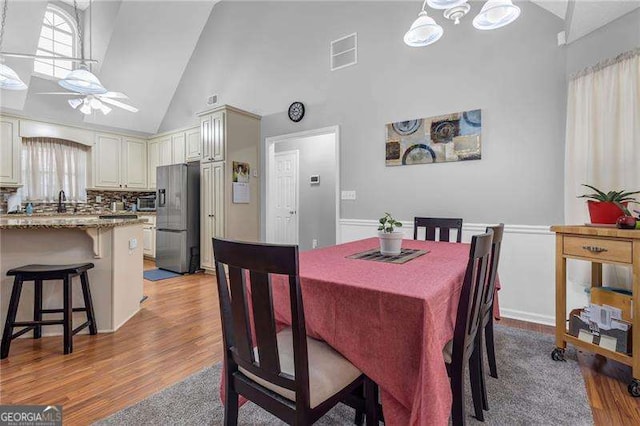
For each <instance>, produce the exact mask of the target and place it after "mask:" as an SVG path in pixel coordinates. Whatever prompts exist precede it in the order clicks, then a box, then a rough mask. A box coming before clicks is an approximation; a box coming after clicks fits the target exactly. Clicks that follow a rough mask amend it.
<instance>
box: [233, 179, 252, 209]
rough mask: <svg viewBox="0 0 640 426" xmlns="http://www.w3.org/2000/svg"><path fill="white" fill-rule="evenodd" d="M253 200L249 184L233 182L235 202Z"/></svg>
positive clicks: (241, 202) (244, 202) (242, 202)
mask: <svg viewBox="0 0 640 426" xmlns="http://www.w3.org/2000/svg"><path fill="white" fill-rule="evenodd" d="M250 200H251V192H250V190H249V184H248V183H244V182H233V202H234V203H235V204H248V203H249V202H250Z"/></svg>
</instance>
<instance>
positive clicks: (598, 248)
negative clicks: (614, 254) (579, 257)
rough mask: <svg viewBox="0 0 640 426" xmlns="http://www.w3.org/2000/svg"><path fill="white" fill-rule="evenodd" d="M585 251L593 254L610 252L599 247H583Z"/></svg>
mask: <svg viewBox="0 0 640 426" xmlns="http://www.w3.org/2000/svg"><path fill="white" fill-rule="evenodd" d="M582 248H583V249H585V250H587V251H590V252H591V253H603V252H605V251H609V250H607V249H606V248H604V247H597V246H582Z"/></svg>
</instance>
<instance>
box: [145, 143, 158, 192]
mask: <svg viewBox="0 0 640 426" xmlns="http://www.w3.org/2000/svg"><path fill="white" fill-rule="evenodd" d="M147 158H148V162H147V169H148V170H147V171H148V174H149V189H156V168H157V167H158V166H159V165H160V144H159V143H158V141H157V140H150V141H149V143H148V144H147Z"/></svg>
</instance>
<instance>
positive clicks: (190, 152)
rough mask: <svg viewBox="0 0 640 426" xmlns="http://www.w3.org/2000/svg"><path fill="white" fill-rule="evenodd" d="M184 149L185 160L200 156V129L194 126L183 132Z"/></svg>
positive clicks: (196, 158) (196, 159) (195, 158)
mask: <svg viewBox="0 0 640 426" xmlns="http://www.w3.org/2000/svg"><path fill="white" fill-rule="evenodd" d="M185 138H186V142H185V143H186V150H185V156H186V159H187V161H198V160H200V158H201V155H200V152H201V149H202V144H201V142H200V129H199V128H197V127H195V128H193V129H189V130H187V131H186V132H185Z"/></svg>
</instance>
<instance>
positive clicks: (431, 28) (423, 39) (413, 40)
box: [404, 0, 444, 47]
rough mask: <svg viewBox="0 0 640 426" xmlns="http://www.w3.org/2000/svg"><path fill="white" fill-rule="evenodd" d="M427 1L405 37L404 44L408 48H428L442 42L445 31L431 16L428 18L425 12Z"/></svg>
mask: <svg viewBox="0 0 640 426" xmlns="http://www.w3.org/2000/svg"><path fill="white" fill-rule="evenodd" d="M427 1H428V0H425V1H424V3H422V11H420V13H419V14H418V18H417V19H416V20H415V21H413V24H411V28H409V31H407V32H406V34H405V35H404V42H405V44H406V45H407V46H411V47H423V46H428V45H430V44H432V43H435V42H436V41H438V40H440V37H442V34H443V33H444V30H443V29H442V27H441V26H440V25H438V24H437V23H436V21H434V20H433V18H431V17H430V16H427V12H426V11H425V10H424V8H425V6H426V5H427Z"/></svg>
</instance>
